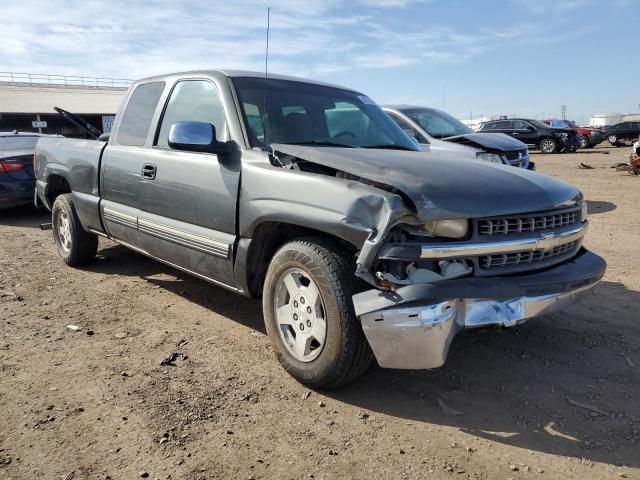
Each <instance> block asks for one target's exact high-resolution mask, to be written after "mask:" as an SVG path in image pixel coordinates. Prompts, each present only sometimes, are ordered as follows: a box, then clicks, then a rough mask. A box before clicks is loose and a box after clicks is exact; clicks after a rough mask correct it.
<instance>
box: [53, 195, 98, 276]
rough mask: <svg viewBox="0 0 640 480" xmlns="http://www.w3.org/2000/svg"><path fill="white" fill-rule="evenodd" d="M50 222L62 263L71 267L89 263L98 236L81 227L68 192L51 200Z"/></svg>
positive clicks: (94, 253) (93, 256)
mask: <svg viewBox="0 0 640 480" xmlns="http://www.w3.org/2000/svg"><path fill="white" fill-rule="evenodd" d="M51 223H52V227H53V228H52V230H53V240H54V241H55V243H56V247H57V248H58V253H59V254H60V256H61V257H62V260H64V263H66V264H67V265H71V266H72V267H80V266H82V265H87V264H88V263H91V261H92V260H93V259H94V258H95V256H96V251H97V250H98V236H97V235H95V234H93V233H89V232H87V231H85V229H84V228H82V224H81V223H80V219H79V218H78V214H77V213H76V208H75V206H74V205H73V196H72V195H71V194H70V193H65V194H62V195H58V197H57V198H56V200H55V202H53V208H52V209H51ZM65 224H67V225H68V228H65ZM61 231H62V232H64V233H63V234H62V235H61Z"/></svg>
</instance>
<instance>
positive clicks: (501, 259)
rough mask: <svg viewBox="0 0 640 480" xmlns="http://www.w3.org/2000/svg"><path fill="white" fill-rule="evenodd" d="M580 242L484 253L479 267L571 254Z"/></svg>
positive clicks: (506, 265)
mask: <svg viewBox="0 0 640 480" xmlns="http://www.w3.org/2000/svg"><path fill="white" fill-rule="evenodd" d="M579 244H580V241H579V240H577V241H575V242H569V243H565V244H564V245H558V246H557V247H554V248H553V249H552V250H548V251H545V250H535V251H533V252H515V253H503V254H494V255H485V256H482V257H480V258H479V264H480V268H481V269H483V270H488V269H491V268H499V267H512V266H519V265H524V264H532V263H537V262H543V261H545V260H549V259H552V258H555V257H560V256H563V255H566V254H569V253H571V254H573V253H574V252H575V251H576V250H577V249H578V246H579Z"/></svg>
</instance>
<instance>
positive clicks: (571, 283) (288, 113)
mask: <svg viewBox="0 0 640 480" xmlns="http://www.w3.org/2000/svg"><path fill="white" fill-rule="evenodd" d="M387 111H388V112H390V113H391V114H392V115H396V117H397V118H400V119H403V120H404V121H405V122H408V125H409V126H411V127H412V129H414V130H415V132H417V134H419V135H422V137H416V134H414V133H412V136H413V138H419V139H420V141H422V142H423V143H422V146H420V145H419V144H418V143H417V142H416V141H415V140H412V139H411V138H409V136H407V134H406V133H405V132H403V131H402V129H401V128H400V127H399V126H398V125H397V124H396V123H394V121H392V119H391V118H390V117H389V116H388V115H387V114H386V113H385V112H384V111H383V109H382V108H380V107H379V106H378V105H377V104H376V103H375V102H373V101H372V100H371V99H370V98H369V97H367V96H366V95H364V94H362V93H361V92H358V91H354V90H352V89H348V88H342V87H337V86H333V85H328V84H324V83H319V82H313V81H309V80H303V79H299V78H294V77H285V76H278V75H271V76H270V77H269V79H268V82H267V79H265V76H264V73H261V72H260V73H251V72H234V71H199V72H190V73H182V74H173V75H165V76H160V77H154V78H148V79H144V80H140V81H138V82H136V83H135V84H134V85H133V86H132V87H131V89H130V90H129V92H128V94H127V97H126V99H125V101H124V102H123V104H122V106H121V107H120V111H119V112H118V114H117V115H116V119H115V122H114V126H113V131H112V133H111V135H110V136H109V138H108V140H107V141H102V140H103V139H104V140H106V139H105V138H104V137H101V139H99V140H73V139H63V138H43V139H41V140H40V141H39V142H38V144H37V146H36V153H35V159H34V160H35V172H36V177H37V182H36V185H37V195H38V198H39V201H40V202H42V203H43V204H44V205H45V206H46V207H47V208H48V209H50V210H51V212H52V213H51V219H52V227H53V228H52V230H53V237H54V241H55V243H56V247H57V249H58V252H59V254H60V256H61V257H62V259H63V261H64V262H65V263H67V264H68V265H70V266H81V265H85V264H88V263H89V262H91V261H93V259H94V258H95V255H96V251H97V247H98V236H103V237H107V238H110V239H112V240H113V241H115V242H118V243H120V244H122V245H124V246H126V247H129V248H132V249H134V250H136V251H138V252H140V253H142V254H145V255H148V256H150V257H152V258H155V259H157V260H159V261H162V262H165V263H167V264H169V265H171V266H173V267H175V268H178V269H181V270H183V271H185V272H188V273H190V274H193V275H195V276H197V277H199V278H201V279H204V280H208V281H210V282H212V283H213V284H215V285H217V286H220V287H223V288H227V289H229V290H232V291H233V292H236V293H239V294H241V295H244V296H246V297H259V298H261V299H262V305H263V315H264V321H265V326H266V330H267V333H268V335H269V338H270V343H271V345H272V348H273V351H274V352H275V355H276V357H277V358H278V360H279V361H280V362H281V363H282V365H283V367H284V368H285V369H286V371H287V372H288V373H290V374H291V375H293V376H294V377H295V378H296V379H298V380H299V381H300V382H302V383H304V384H306V385H309V386H311V387H315V388H337V387H339V386H341V385H344V384H347V383H350V382H353V381H354V380H355V379H356V378H358V377H359V376H361V375H363V374H364V373H365V372H366V371H367V368H368V367H369V365H370V363H371V362H372V361H373V359H374V358H375V360H376V361H377V362H378V363H379V364H380V365H381V366H382V367H388V368H405V369H428V368H436V367H439V366H441V365H443V363H444V362H445V360H446V357H447V353H448V351H449V347H450V345H451V342H452V340H453V338H454V336H455V335H456V334H457V333H458V332H460V331H461V330H463V329H465V328H469V329H471V328H476V327H481V326H490V325H493V326H504V327H511V326H514V325H516V324H519V323H522V322H524V321H526V320H528V319H529V318H532V317H534V316H537V315H541V314H545V313H549V312H553V311H557V310H559V309H561V308H563V307H565V306H566V305H568V304H570V303H572V302H573V301H575V299H576V298H577V297H578V296H579V295H581V294H584V293H585V292H587V291H589V290H590V289H591V288H592V287H594V286H595V285H596V284H597V283H598V282H599V281H600V279H601V278H602V276H603V275H604V272H605V269H606V264H605V262H604V260H603V259H602V258H600V257H599V256H597V255H595V254H594V253H591V252H589V251H587V250H586V249H585V248H584V247H583V244H582V242H583V239H584V236H585V234H586V232H587V229H588V221H587V204H586V201H585V200H584V198H583V196H582V194H581V193H580V191H578V190H577V189H576V188H575V187H573V186H571V185H569V184H567V183H564V182H562V181H560V180H558V179H555V178H551V177H547V176H544V175H539V174H537V173H535V172H531V171H528V170H527V169H526V168H514V167H511V166H508V165H500V164H498V163H504V162H505V159H506V160H507V163H510V162H509V160H510V159H509V156H511V155H515V154H517V155H518V156H519V158H520V156H526V155H525V154H526V152H527V148H526V146H525V145H524V144H521V143H520V142H519V140H513V139H511V138H509V136H507V135H502V134H500V133H499V132H498V130H497V129H496V131H495V132H498V133H494V132H493V131H492V130H491V129H487V131H489V132H490V133H491V135H489V134H488V133H477V134H475V133H472V132H471V133H470V132H468V131H467V130H465V129H461V128H460V125H458V124H457V123H456V122H454V121H453V120H452V119H451V118H449V117H448V116H447V115H446V114H443V113H442V112H434V111H432V110H428V109H407V110H406V111H405V110H403V109H400V108H396V109H393V108H388V109H387ZM527 122H528V121H527ZM531 126H532V127H533V128H532V129H529V128H528V127H526V126H525V128H524V130H523V133H524V132H526V135H527V138H524V140H526V142H529V143H530V144H531V145H536V146H539V145H540V143H541V142H542V140H544V139H545V138H548V139H552V140H553V141H554V145H556V146H557V147H558V148H565V149H566V148H569V145H570V144H571V141H572V140H575V139H573V138H572V137H571V136H570V135H568V134H565V132H564V130H562V129H551V127H549V126H546V125H544V124H542V126H540V125H538V124H532V125H531ZM507 130H508V129H507ZM412 132H413V130H412ZM545 132H546V133H545ZM510 133H513V132H510ZM534 133H537V134H538V136H539V137H540V138H536V137H534ZM545 135H546V136H545ZM529 136H531V138H529ZM426 142H428V143H426ZM440 142H441V143H440ZM526 142H525V143H526ZM470 145H471V146H470ZM425 147H428V148H425ZM460 147H465V148H467V149H468V150H467V152H466V153H465V155H466V158H470V159H468V160H467V159H461V155H460V153H459V152H461V150H459V149H460ZM454 149H458V151H457V152H456V151H454ZM514 152H515V153H514ZM483 157H485V158H484V159H485V160H489V161H487V162H481V161H478V160H477V159H479V158H480V159H481V158H483ZM498 159H500V162H498ZM520 163H521V164H520V167H523V166H524V165H523V164H522V160H520ZM558 318H559V317H558Z"/></svg>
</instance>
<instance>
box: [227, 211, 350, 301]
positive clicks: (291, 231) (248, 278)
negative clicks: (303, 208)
mask: <svg viewBox="0 0 640 480" xmlns="http://www.w3.org/2000/svg"><path fill="white" fill-rule="evenodd" d="M304 237H318V238H322V239H324V240H329V241H331V242H333V243H335V244H337V245H339V246H340V248H342V249H343V250H344V251H345V252H346V253H349V254H353V255H354V257H353V262H354V265H355V261H356V258H355V254H356V252H357V251H358V250H359V247H358V246H356V245H355V244H354V243H352V242H351V241H349V240H347V239H345V238H342V237H340V236H338V235H335V234H331V233H327V232H323V231H321V230H318V229H316V228H313V227H310V226H306V225H298V224H293V223H287V222H280V221H275V220H265V221H263V222H260V223H259V224H258V225H257V226H256V227H255V229H254V230H253V234H252V236H251V238H241V239H240V240H239V242H238V246H237V252H236V258H235V265H234V270H235V272H236V275H235V276H236V282H237V283H238V285H239V286H240V287H241V289H242V290H243V291H244V292H245V293H246V294H247V295H249V296H251V297H255V298H257V297H260V296H261V294H262V285H263V283H264V279H265V275H266V272H267V268H268V267H269V263H270V262H271V259H272V258H273V256H274V254H275V253H276V251H277V250H278V249H279V248H280V247H282V245H284V244H286V243H287V242H290V241H293V240H296V239H299V238H304Z"/></svg>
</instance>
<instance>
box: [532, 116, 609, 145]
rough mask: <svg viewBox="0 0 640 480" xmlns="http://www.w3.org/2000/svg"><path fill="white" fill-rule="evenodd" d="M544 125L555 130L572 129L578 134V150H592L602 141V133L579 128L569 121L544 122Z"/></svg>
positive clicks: (596, 130)
mask: <svg viewBox="0 0 640 480" xmlns="http://www.w3.org/2000/svg"><path fill="white" fill-rule="evenodd" d="M544 123H546V124H547V125H551V126H552V127H557V128H572V129H574V130H575V131H576V133H577V134H578V141H579V148H593V147H595V146H596V145H598V144H599V143H600V142H602V141H603V140H604V137H605V135H604V131H602V130H600V129H597V128H590V127H579V126H577V125H576V124H575V123H574V122H572V121H571V120H553V119H549V120H544Z"/></svg>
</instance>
